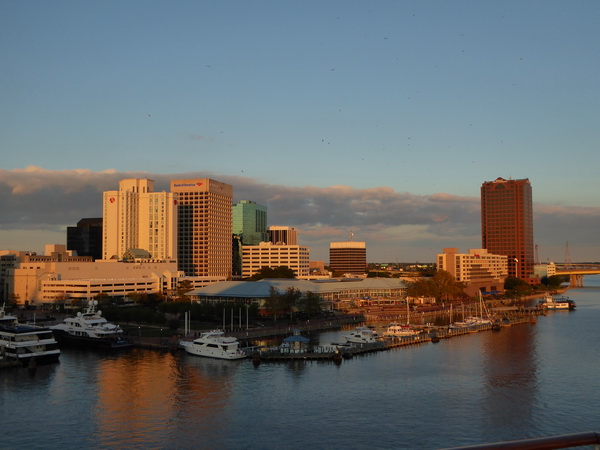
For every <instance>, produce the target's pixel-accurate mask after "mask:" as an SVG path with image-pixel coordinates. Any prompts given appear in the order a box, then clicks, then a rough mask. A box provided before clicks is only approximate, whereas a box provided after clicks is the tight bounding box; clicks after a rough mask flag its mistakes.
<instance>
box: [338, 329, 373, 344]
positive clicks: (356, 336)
mask: <svg viewBox="0 0 600 450" xmlns="http://www.w3.org/2000/svg"><path fill="white" fill-rule="evenodd" d="M342 337H343V338H344V339H346V342H348V343H350V344H368V343H371V342H377V333H376V332H375V331H373V330H372V329H371V328H369V327H356V328H355V329H354V330H352V331H350V332H349V333H344V334H342Z"/></svg>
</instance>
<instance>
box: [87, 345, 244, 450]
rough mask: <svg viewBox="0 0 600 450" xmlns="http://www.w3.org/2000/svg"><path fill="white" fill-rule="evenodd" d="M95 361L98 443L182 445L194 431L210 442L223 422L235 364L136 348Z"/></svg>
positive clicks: (222, 425) (215, 438) (221, 427)
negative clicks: (117, 355)
mask: <svg viewBox="0 0 600 450" xmlns="http://www.w3.org/2000/svg"><path fill="white" fill-rule="evenodd" d="M98 364H99V366H98V372H97V385H98V387H99V390H98V401H97V405H96V411H95V415H96V419H97V437H98V439H99V442H100V443H101V445H102V446H111V445H115V444H116V443H119V445H120V446H122V445H124V446H137V445H140V444H141V443H142V442H143V443H144V444H145V446H146V445H150V446H153V445H156V446H162V445H164V443H165V442H179V443H180V444H177V445H183V443H185V442H190V443H191V442H192V440H193V436H198V433H200V434H201V435H204V436H206V438H207V440H208V441H214V440H218V436H219V435H220V434H221V433H222V429H223V427H224V426H226V420H225V418H224V416H223V411H224V410H225V408H226V406H227V404H228V403H229V402H230V397H231V379H232V378H233V376H234V375H235V372H236V369H237V367H238V364H236V362H231V361H221V360H212V359H208V358H198V357H193V356H189V355H182V354H178V355H172V354H170V353H159V352H151V351H143V350H136V351H133V352H131V353H130V354H129V355H128V356H127V358H116V359H108V360H102V361H99V363H98ZM192 424H193V425H192ZM169 436H171V439H173V441H171V440H170V439H169Z"/></svg>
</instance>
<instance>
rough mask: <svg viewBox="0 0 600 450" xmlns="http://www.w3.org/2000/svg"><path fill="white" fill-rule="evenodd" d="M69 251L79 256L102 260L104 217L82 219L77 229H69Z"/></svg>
mask: <svg viewBox="0 0 600 450" xmlns="http://www.w3.org/2000/svg"><path fill="white" fill-rule="evenodd" d="M67 250H73V251H75V252H77V255H78V256H91V257H92V258H94V259H101V258H102V217H99V218H93V219H81V220H80V221H79V222H77V226H75V227H67Z"/></svg>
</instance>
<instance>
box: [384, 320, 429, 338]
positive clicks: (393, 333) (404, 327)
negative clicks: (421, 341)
mask: <svg viewBox="0 0 600 450" xmlns="http://www.w3.org/2000/svg"><path fill="white" fill-rule="evenodd" d="M420 333H421V330H417V329H416V328H413V327H411V326H410V325H409V324H400V323H397V322H392V323H391V324H390V325H389V326H388V327H387V329H386V330H385V333H383V335H384V336H386V337H402V336H415V335H417V334H420Z"/></svg>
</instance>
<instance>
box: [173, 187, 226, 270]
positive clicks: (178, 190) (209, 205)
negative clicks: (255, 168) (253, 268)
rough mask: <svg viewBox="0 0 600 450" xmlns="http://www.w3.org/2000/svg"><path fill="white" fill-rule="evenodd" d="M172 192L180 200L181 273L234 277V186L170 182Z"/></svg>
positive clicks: (178, 253)
mask: <svg viewBox="0 0 600 450" xmlns="http://www.w3.org/2000/svg"><path fill="white" fill-rule="evenodd" d="M171 193H173V194H175V195H176V196H177V199H178V200H177V201H178V233H177V237H178V244H177V261H178V266H179V270H182V271H184V272H185V274H186V275H188V276H225V277H231V272H232V242H231V237H232V212H231V209H232V197H233V187H232V186H231V185H229V184H226V183H222V182H220V181H215V180H211V179H208V178H198V179H187V180H171Z"/></svg>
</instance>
